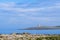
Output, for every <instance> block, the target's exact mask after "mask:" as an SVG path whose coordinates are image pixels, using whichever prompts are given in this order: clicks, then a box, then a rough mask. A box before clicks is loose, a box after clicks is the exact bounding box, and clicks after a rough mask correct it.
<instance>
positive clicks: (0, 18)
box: [0, 0, 60, 29]
mask: <svg viewBox="0 0 60 40" xmlns="http://www.w3.org/2000/svg"><path fill="white" fill-rule="evenodd" d="M37 25H42V26H59V25H60V0H0V29H13V28H14V29H18V28H27V27H35V26H37Z"/></svg>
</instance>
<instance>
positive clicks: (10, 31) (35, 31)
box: [0, 29, 60, 34]
mask: <svg viewBox="0 0 60 40" xmlns="http://www.w3.org/2000/svg"><path fill="white" fill-rule="evenodd" d="M15 32H17V33H23V32H28V33H31V34H60V30H16V29H4V30H2V29H1V30H0V34H10V33H15Z"/></svg>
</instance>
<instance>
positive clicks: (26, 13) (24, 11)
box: [0, 2, 60, 23]
mask: <svg viewBox="0 0 60 40" xmlns="http://www.w3.org/2000/svg"><path fill="white" fill-rule="evenodd" d="M28 5H30V4H21V5H18V4H16V3H14V2H10V3H0V9H2V10H5V11H7V12H8V11H9V12H11V13H9V12H8V14H6V15H10V17H9V20H8V22H9V23H10V22H11V23H19V22H21V23H24V22H25V23H26V21H28V22H31V21H45V22H49V21H54V20H53V19H55V21H57V20H56V18H52V17H51V16H49V17H50V18H49V17H44V16H41V17H40V16H39V17H36V16H38V15H41V14H42V13H41V12H46V14H45V13H43V15H46V16H47V14H48V13H49V12H51V13H52V11H57V10H59V9H60V5H57V3H56V5H51V6H46V7H28V8H27V6H28ZM18 6H21V7H18ZM22 7H26V8H22ZM47 12H48V13H47ZM3 13H4V12H3ZM0 14H1V13H0ZM2 15H5V14H2ZM33 15H34V16H35V17H34V16H33ZM51 15H52V14H51ZM53 15H54V14H53ZM11 16H14V17H11ZM21 17H22V18H21ZM21 19H22V20H21ZM24 20H25V21H24Z"/></svg>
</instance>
